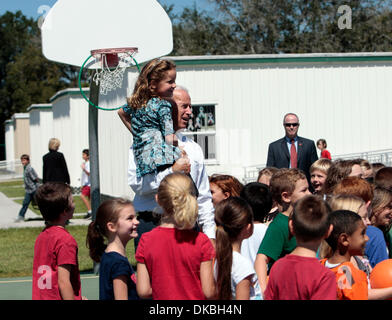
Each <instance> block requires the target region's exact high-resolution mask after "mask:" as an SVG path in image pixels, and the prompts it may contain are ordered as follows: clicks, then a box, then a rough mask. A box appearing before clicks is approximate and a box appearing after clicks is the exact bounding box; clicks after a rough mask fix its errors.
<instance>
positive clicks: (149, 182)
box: [128, 132, 215, 239]
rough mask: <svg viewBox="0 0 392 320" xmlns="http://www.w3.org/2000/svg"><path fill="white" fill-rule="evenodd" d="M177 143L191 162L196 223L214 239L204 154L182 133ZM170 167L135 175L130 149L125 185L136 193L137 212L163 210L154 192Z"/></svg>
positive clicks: (212, 216)
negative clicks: (143, 174) (197, 193)
mask: <svg viewBox="0 0 392 320" xmlns="http://www.w3.org/2000/svg"><path fill="white" fill-rule="evenodd" d="M176 135H177V137H178V145H179V146H180V147H183V148H184V150H185V152H186V153H187V155H188V158H189V160H190V163H191V173H190V174H191V177H192V179H193V181H194V182H195V184H196V187H197V189H198V191H199V197H198V198H197V203H198V205H199V217H198V222H199V225H200V226H201V228H202V229H203V232H204V233H205V234H206V235H207V236H208V237H209V238H211V239H215V220H214V207H213V205H212V196H211V192H210V183H209V181H208V175H207V172H206V169H205V165H204V155H203V152H202V150H201V148H200V146H199V145H198V144H197V143H196V142H194V141H193V140H191V139H188V138H187V137H186V136H185V135H183V134H182V133H181V132H176ZM172 172H173V170H172V168H171V167H170V168H168V169H166V170H164V171H161V172H158V173H152V174H147V175H145V176H143V177H141V178H137V176H136V162H135V158H134V155H133V148H132V146H131V148H130V149H129V162H128V184H129V186H130V187H131V188H132V190H133V192H135V198H134V200H133V205H134V207H135V210H136V211H154V212H157V213H162V209H161V208H160V207H159V206H158V204H157V203H156V201H155V194H156V193H157V191H158V187H159V184H160V183H161V181H162V180H163V178H164V177H165V176H167V175H168V174H170V173H172Z"/></svg>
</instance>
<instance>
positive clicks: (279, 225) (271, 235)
mask: <svg viewBox="0 0 392 320" xmlns="http://www.w3.org/2000/svg"><path fill="white" fill-rule="evenodd" d="M308 187H309V185H308V181H307V179H306V176H305V174H304V173H303V172H302V171H301V170H299V169H297V168H292V169H280V170H279V171H278V172H277V173H275V174H273V176H272V177H271V181H270V189H271V193H272V198H273V199H274V200H275V201H276V203H277V204H278V207H279V213H278V214H277V216H276V217H275V218H274V220H273V221H272V222H271V223H270V225H269V226H268V229H267V232H266V234H265V236H264V238H263V241H262V242H261V244H260V248H259V251H258V253H257V257H256V261H255V270H256V273H257V277H258V279H259V283H260V287H261V289H262V291H263V292H264V290H265V288H266V287H267V274H268V270H270V269H271V266H272V264H273V263H274V262H275V261H276V260H278V259H279V258H281V257H283V256H285V255H286V254H288V253H290V252H291V251H293V250H294V249H295V247H296V246H297V242H296V240H295V237H292V236H291V235H290V232H289V216H290V214H291V213H292V211H293V207H294V204H295V202H296V201H297V200H299V199H301V198H303V197H304V196H306V195H309V194H310V192H309V189H308Z"/></svg>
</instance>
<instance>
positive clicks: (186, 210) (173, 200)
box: [135, 173, 215, 300]
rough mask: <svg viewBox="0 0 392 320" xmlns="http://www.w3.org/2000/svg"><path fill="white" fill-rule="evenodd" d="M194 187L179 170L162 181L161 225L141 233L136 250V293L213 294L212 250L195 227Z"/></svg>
mask: <svg viewBox="0 0 392 320" xmlns="http://www.w3.org/2000/svg"><path fill="white" fill-rule="evenodd" d="M195 192H196V191H195V189H194V186H193V183H192V181H191V179H190V178H189V177H188V176H186V175H184V174H182V173H172V174H170V175H168V176H166V177H165V178H164V179H163V180H162V182H161V184H160V186H159V188H158V193H157V196H156V200H157V203H158V204H159V205H160V206H161V207H162V208H163V211H164V212H163V214H162V219H161V225H160V226H158V227H157V228H155V229H153V230H152V231H150V232H147V233H144V234H143V235H142V237H141V239H140V242H139V244H138V247H137V251H136V255H135V258H136V260H137V261H138V265H137V282H136V288H137V292H138V295H139V297H141V298H150V297H152V298H153V299H154V300H202V299H206V298H207V299H208V298H214V296H215V283H214V277H213V269H212V259H213V258H214V256H215V250H214V247H213V245H212V242H211V240H209V238H208V237H207V236H206V235H205V234H203V233H201V232H198V231H195V230H194V226H195V224H196V220H197V214H198V205H197V200H196V196H195Z"/></svg>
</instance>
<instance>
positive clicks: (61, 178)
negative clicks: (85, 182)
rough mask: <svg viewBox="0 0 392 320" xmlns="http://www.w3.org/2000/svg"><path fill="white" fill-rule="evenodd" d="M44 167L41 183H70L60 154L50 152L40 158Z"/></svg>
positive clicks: (65, 164) (65, 165) (63, 159)
mask: <svg viewBox="0 0 392 320" xmlns="http://www.w3.org/2000/svg"><path fill="white" fill-rule="evenodd" d="M42 160H43V163H44V167H43V171H42V172H43V174H42V176H43V177H42V181H43V183H45V182H49V181H51V182H64V183H68V184H69V183H70V179H69V173H68V168H67V163H66V162H65V158H64V155H63V154H62V153H61V152H57V151H52V150H50V151H49V153H47V154H45V155H44V156H43V157H42Z"/></svg>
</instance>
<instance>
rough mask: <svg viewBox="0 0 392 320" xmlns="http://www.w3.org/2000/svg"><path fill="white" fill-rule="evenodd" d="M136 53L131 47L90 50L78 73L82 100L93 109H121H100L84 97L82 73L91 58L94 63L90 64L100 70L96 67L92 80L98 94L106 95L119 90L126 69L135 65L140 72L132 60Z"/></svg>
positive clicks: (135, 49)
mask: <svg viewBox="0 0 392 320" xmlns="http://www.w3.org/2000/svg"><path fill="white" fill-rule="evenodd" d="M137 52H138V49H137V48H133V47H127V48H109V49H96V50H91V55H90V56H89V57H88V58H87V59H86V61H85V62H84V63H83V65H82V67H81V69H80V72H79V89H80V92H81V93H82V96H83V97H84V99H85V100H86V101H87V102H88V103H89V104H90V105H92V106H93V107H96V108H98V109H101V110H117V109H120V108H121V107H123V106H120V107H116V108H102V107H98V106H97V105H95V104H94V103H92V102H91V101H90V100H89V99H88V98H87V97H86V95H85V94H84V92H83V90H82V86H81V76H82V72H83V69H84V67H85V65H86V64H87V62H88V61H89V60H90V59H91V58H94V59H95V62H91V63H95V64H97V66H99V67H100V69H98V67H97V69H96V72H95V74H94V77H93V79H92V80H93V81H94V82H95V83H96V85H97V86H98V85H99V92H100V94H102V95H106V94H108V92H110V91H113V90H116V89H117V88H121V86H122V82H123V78H124V74H125V70H126V69H127V68H128V67H131V66H132V65H136V67H137V69H138V70H139V72H140V67H139V65H138V63H137V62H136V60H135V58H134V55H135V54H136V53H137ZM91 63H90V64H91Z"/></svg>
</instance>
